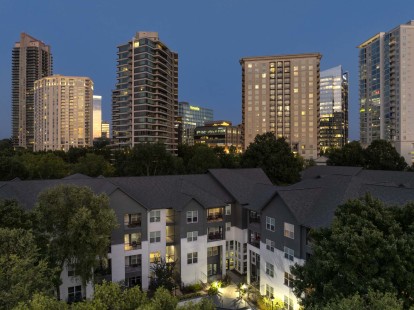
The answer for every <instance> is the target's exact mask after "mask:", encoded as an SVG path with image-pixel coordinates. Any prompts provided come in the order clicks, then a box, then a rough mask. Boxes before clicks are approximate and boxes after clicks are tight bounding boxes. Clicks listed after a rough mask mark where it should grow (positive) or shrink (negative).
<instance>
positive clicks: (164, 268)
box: [149, 257, 177, 292]
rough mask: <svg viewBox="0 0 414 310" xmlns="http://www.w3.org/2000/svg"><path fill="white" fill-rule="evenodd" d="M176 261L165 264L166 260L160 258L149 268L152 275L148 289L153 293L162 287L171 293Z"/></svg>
mask: <svg viewBox="0 0 414 310" xmlns="http://www.w3.org/2000/svg"><path fill="white" fill-rule="evenodd" d="M176 263H177V262H176V261H173V262H169V263H167V261H166V259H164V258H162V257H160V258H159V259H157V260H156V261H155V262H154V263H153V264H151V266H150V272H151V273H152V274H153V276H152V277H151V280H150V284H149V289H150V290H152V291H155V290H156V289H158V288H159V287H163V288H165V289H167V290H168V291H170V292H172V290H173V289H174V287H175V286H176V283H175V280H174V278H175V271H176V270H175V266H176Z"/></svg>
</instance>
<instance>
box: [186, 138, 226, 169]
mask: <svg viewBox="0 0 414 310" xmlns="http://www.w3.org/2000/svg"><path fill="white" fill-rule="evenodd" d="M220 167H221V165H220V160H219V158H218V157H217V155H216V153H215V152H214V150H213V149H211V148H209V147H208V146H207V145H201V144H200V145H197V146H195V149H194V155H193V157H191V159H190V160H189V161H188V165H187V172H188V173H206V172H207V170H208V169H213V168H220Z"/></svg>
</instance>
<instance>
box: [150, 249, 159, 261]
mask: <svg viewBox="0 0 414 310" xmlns="http://www.w3.org/2000/svg"><path fill="white" fill-rule="evenodd" d="M160 257H161V255H160V251H157V252H151V253H150V263H156V262H158V261H159V260H160Z"/></svg>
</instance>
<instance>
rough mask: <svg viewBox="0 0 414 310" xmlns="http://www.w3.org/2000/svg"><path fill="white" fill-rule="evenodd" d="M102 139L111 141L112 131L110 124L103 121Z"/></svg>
mask: <svg viewBox="0 0 414 310" xmlns="http://www.w3.org/2000/svg"><path fill="white" fill-rule="evenodd" d="M101 138H106V139H111V129H110V126H109V122H106V121H102V123H101Z"/></svg>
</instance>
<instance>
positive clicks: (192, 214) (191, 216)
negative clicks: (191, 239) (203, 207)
mask: <svg viewBox="0 0 414 310" xmlns="http://www.w3.org/2000/svg"><path fill="white" fill-rule="evenodd" d="M186 216H187V224H194V223H198V210H190V211H187V213H186Z"/></svg>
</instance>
